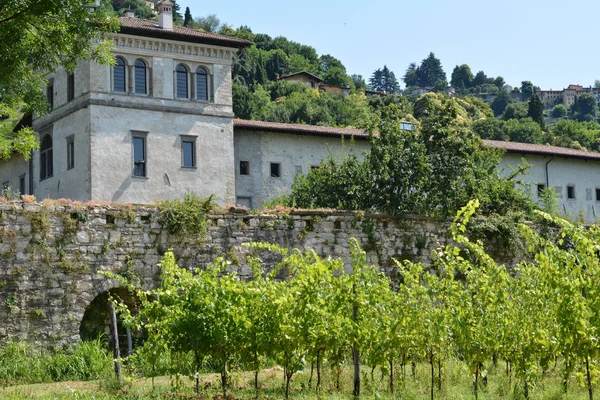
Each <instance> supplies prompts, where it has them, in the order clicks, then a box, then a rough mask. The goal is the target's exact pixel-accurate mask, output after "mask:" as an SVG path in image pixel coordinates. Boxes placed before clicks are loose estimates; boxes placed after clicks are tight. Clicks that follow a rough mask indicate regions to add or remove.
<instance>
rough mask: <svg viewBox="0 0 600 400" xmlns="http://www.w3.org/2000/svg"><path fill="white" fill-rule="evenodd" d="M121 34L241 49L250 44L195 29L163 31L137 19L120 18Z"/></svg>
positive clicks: (156, 26) (155, 24) (180, 28)
mask: <svg viewBox="0 0 600 400" xmlns="http://www.w3.org/2000/svg"><path fill="white" fill-rule="evenodd" d="M119 19H120V20H121V32H122V33H125V34H131V35H136V36H149V37H157V38H162V39H172V40H182V41H185V42H192V43H205V44H213V45H217V46H225V47H236V48H243V47H249V46H250V45H251V44H252V43H250V42H249V41H247V40H244V39H239V38H235V37H231V36H225V35H218V34H216V33H208V32H202V31H199V30H196V29H191V28H184V27H181V26H173V30H171V31H169V30H165V29H162V28H160V27H159V26H158V24H157V23H156V22H154V21H147V20H145V19H139V18H128V17H121V18H119Z"/></svg>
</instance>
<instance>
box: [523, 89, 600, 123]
mask: <svg viewBox="0 0 600 400" xmlns="http://www.w3.org/2000/svg"><path fill="white" fill-rule="evenodd" d="M594 101H595V99H594ZM527 116H528V117H529V118H531V119H532V120H534V121H535V122H537V123H538V124H540V127H541V128H542V129H545V127H546V122H545V121H544V103H542V100H541V99H540V97H539V96H538V95H537V94H534V95H533V96H532V97H531V98H530V99H529V102H528V112H527Z"/></svg>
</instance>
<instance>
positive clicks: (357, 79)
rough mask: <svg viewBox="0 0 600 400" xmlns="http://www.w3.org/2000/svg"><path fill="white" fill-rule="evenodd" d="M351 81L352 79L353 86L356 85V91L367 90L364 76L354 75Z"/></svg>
mask: <svg viewBox="0 0 600 400" xmlns="http://www.w3.org/2000/svg"><path fill="white" fill-rule="evenodd" d="M350 79H352V84H353V85H354V88H355V89H356V90H366V89H367V82H365V80H364V78H363V77H362V75H356V74H352V75H351V76H350Z"/></svg>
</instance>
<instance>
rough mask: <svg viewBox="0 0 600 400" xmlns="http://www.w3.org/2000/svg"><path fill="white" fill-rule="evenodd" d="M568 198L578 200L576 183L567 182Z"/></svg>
mask: <svg viewBox="0 0 600 400" xmlns="http://www.w3.org/2000/svg"><path fill="white" fill-rule="evenodd" d="M567 200H577V192H576V190H575V185H573V184H570V183H567Z"/></svg>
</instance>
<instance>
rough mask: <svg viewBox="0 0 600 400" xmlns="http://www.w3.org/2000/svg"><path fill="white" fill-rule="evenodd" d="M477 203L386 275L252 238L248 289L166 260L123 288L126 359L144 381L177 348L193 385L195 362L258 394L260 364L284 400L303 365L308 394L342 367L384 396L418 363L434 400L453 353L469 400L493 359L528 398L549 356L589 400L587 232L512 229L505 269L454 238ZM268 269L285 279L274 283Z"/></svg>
mask: <svg viewBox="0 0 600 400" xmlns="http://www.w3.org/2000/svg"><path fill="white" fill-rule="evenodd" d="M477 206H478V202H477V201H473V202H471V203H469V205H467V206H466V207H465V208H463V209H462V210H461V211H460V212H459V214H458V216H457V218H456V220H455V222H454V224H453V226H452V228H451V229H452V234H453V238H454V241H455V244H453V245H449V246H447V247H446V248H443V249H440V250H439V251H438V252H437V255H436V257H434V258H435V261H434V264H433V265H431V266H429V267H427V268H426V267H424V266H423V265H421V264H417V263H411V262H408V261H406V262H404V263H400V262H397V271H398V274H397V277H396V278H394V279H393V280H392V279H390V278H388V277H387V276H385V275H383V274H382V273H380V272H378V270H377V269H376V268H375V267H374V266H371V265H368V264H367V262H366V256H365V253H364V252H363V251H362V250H361V249H360V247H359V245H358V243H357V242H356V241H354V240H352V241H351V243H350V245H351V250H352V265H351V271H345V270H344V263H343V262H342V261H341V260H339V259H332V258H322V257H319V256H318V255H317V254H315V253H314V252H313V251H309V252H300V251H297V250H294V251H291V252H288V251H287V250H286V249H281V248H279V247H276V246H273V245H268V244H252V245H251V247H253V251H251V253H250V254H254V256H251V257H249V264H250V266H251V268H252V270H253V272H254V279H253V280H251V281H249V282H243V281H241V280H240V279H239V278H238V276H236V275H235V274H228V273H226V271H227V269H228V264H227V263H226V262H225V261H223V260H219V261H217V262H216V263H214V264H213V265H210V266H209V267H207V268H205V269H198V270H196V271H193V272H190V271H188V270H185V269H182V268H179V267H178V266H177V265H176V263H175V258H174V255H173V254H172V253H170V252H168V253H167V254H166V255H165V257H164V259H163V261H162V263H161V267H162V285H161V286H160V287H159V288H158V289H156V290H152V291H140V290H137V295H138V296H139V297H140V300H141V303H142V307H141V310H140V311H139V312H138V313H133V312H131V311H130V310H128V309H127V307H125V306H123V305H121V306H120V312H121V315H122V316H123V318H124V319H125V321H126V322H127V323H128V324H129V325H130V326H132V327H136V328H138V329H140V330H144V331H145V332H146V333H147V340H146V342H145V344H144V346H143V347H142V348H140V349H138V351H137V352H136V354H135V355H134V356H133V358H134V359H136V360H137V364H138V365H142V366H144V368H145V371H144V373H145V374H146V375H148V376H152V375H156V374H159V373H163V372H164V371H165V368H171V370H170V371H172V370H173V368H176V367H177V359H178V357H179V356H180V355H184V354H185V355H186V357H188V359H192V360H193V362H192V363H191V364H192V365H187V366H186V367H185V368H184V367H183V366H181V369H180V371H179V372H182V373H187V374H189V375H190V376H191V377H195V379H196V389H197V390H200V388H201V382H200V378H199V372H200V370H201V369H202V366H203V365H205V362H206V360H207V359H209V360H210V362H211V365H212V366H214V367H215V368H216V369H217V370H219V371H220V372H221V383H222V388H223V391H224V392H226V390H227V386H228V374H229V373H230V371H231V370H232V369H233V368H244V369H246V370H254V371H255V373H256V374H255V377H256V379H255V386H256V390H257V391H259V390H260V389H259V388H260V385H259V382H258V371H260V370H261V369H263V368H265V366H266V363H267V362H273V361H274V362H277V363H278V364H279V365H280V366H281V367H283V368H284V374H285V379H286V397H287V396H288V394H289V384H290V379H291V378H292V377H293V375H294V374H295V373H296V372H298V371H300V370H304V369H306V368H310V374H311V375H310V384H311V385H314V386H315V387H316V388H317V390H318V389H319V388H320V386H321V376H322V369H323V365H328V366H329V367H332V368H333V369H334V370H336V371H337V375H338V377H339V375H340V374H341V372H342V366H343V365H344V364H345V363H347V362H348V361H349V360H351V359H354V361H359V360H360V364H361V365H362V366H363V368H366V367H368V368H370V370H371V371H374V370H375V369H376V368H380V369H381V370H382V371H385V372H386V374H387V376H388V377H389V390H390V391H391V392H393V391H394V390H398V389H397V388H396V389H395V382H398V381H401V380H402V379H404V377H405V371H406V367H407V366H411V365H413V367H414V363H416V362H419V363H422V362H424V363H427V364H428V365H429V366H430V371H431V381H430V383H429V385H430V390H431V398H434V396H435V395H436V391H439V390H440V387H441V379H442V376H441V370H442V367H443V365H444V363H445V362H447V361H448V360H450V359H458V360H460V361H461V362H464V364H465V365H466V366H467V367H468V368H469V370H470V371H471V373H472V374H473V381H474V385H473V391H474V396H475V397H476V398H477V395H478V387H479V381H480V379H481V377H482V375H484V369H485V365H486V364H488V365H489V363H491V362H494V363H497V362H504V363H506V374H507V375H508V376H509V382H511V383H509V384H510V385H517V386H516V387H518V388H519V389H520V390H521V391H522V393H523V394H524V397H525V398H529V397H530V391H532V390H533V388H534V387H535V384H536V382H537V381H539V380H540V379H541V378H542V377H543V375H544V373H545V371H547V370H548V368H549V367H551V366H552V364H554V363H556V362H557V361H558V362H560V364H559V365H561V366H562V367H561V368H562V369H561V371H563V376H564V380H563V382H564V383H563V385H564V390H565V391H567V390H568V385H569V382H571V381H573V378H574V377H580V382H581V383H582V384H583V385H585V386H586V387H587V389H588V392H589V398H590V399H591V398H592V396H593V382H594V379H595V376H597V375H598V371H597V370H596V368H597V366H598V365H599V364H598V363H597V361H598V357H597V356H598V350H599V344H598V334H599V331H600V263H599V261H598V254H600V253H599V243H600V242H599V241H598V239H600V230H599V229H598V228H596V227H593V228H584V227H582V226H577V225H572V224H570V223H568V222H566V221H563V220H560V219H554V218H552V217H550V216H545V218H547V222H548V224H549V225H552V226H554V227H555V229H552V230H548V232H551V233H547V234H545V235H540V234H538V233H536V232H534V231H533V230H532V229H530V228H528V227H526V226H523V227H522V234H523V236H524V238H525V240H526V242H527V243H528V252H529V254H528V259H529V261H523V262H521V263H519V264H518V265H517V266H515V267H513V268H511V269H510V270H509V269H507V268H506V267H505V266H503V265H498V264H497V263H496V262H495V261H494V260H492V259H491V258H490V257H489V256H488V255H487V254H486V252H485V251H484V249H483V247H482V245H481V244H480V243H474V242H471V241H469V240H468V238H467V237H466V236H465V235H464V232H465V230H466V226H467V224H468V221H469V218H470V216H471V215H472V214H473V213H474V211H475V210H476V208H477ZM265 250H268V251H273V252H278V253H280V255H281V258H282V261H281V262H280V263H279V264H278V265H277V266H276V267H275V269H274V270H272V271H269V272H268V273H267V272H266V271H264V270H263V268H262V267H261V263H260V260H259V255H260V254H261V252H262V251H265ZM282 274H283V275H285V276H288V277H289V278H288V279H284V280H281V279H276V277H277V276H281V275H282ZM132 290H135V289H134V288H132ZM167 355H168V356H167ZM165 360H169V361H168V363H169V364H170V365H168V366H165V362H166V361H165ZM500 360H501V361H500ZM188 364H189V363H188ZM371 373H372V372H371ZM395 374H396V375H398V376H395ZM338 382H339V380H338ZM358 389H359V388H358ZM355 394H356V395H357V394H358V393H357V388H355Z"/></svg>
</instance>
